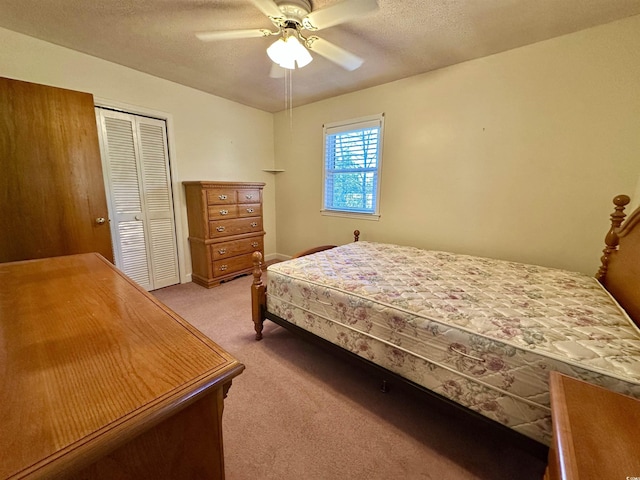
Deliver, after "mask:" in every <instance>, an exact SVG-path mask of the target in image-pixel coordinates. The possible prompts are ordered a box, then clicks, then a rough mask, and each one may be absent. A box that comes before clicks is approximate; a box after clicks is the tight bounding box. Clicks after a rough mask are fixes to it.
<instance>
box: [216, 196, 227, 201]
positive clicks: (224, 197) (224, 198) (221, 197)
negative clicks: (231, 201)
mask: <svg viewBox="0 0 640 480" xmlns="http://www.w3.org/2000/svg"><path fill="white" fill-rule="evenodd" d="M218 198H219V199H220V200H226V199H227V196H226V195H218Z"/></svg>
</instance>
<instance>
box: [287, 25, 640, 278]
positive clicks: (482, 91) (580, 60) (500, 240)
mask: <svg viewBox="0 0 640 480" xmlns="http://www.w3.org/2000/svg"><path fill="white" fill-rule="evenodd" d="M638 52H640V16H636V17H631V18H628V19H625V20H622V21H618V22H614V23H611V24H607V25H603V26H600V27H596V28H592V29H589V30H584V31H582V32H578V33H575V34H571V35H567V36H563V37H560V38H556V39H552V40H549V41H545V42H541V43H538V44H535V45H530V46H527V47H523V48H519V49H515V50H511V51H508V52H505V53H501V54H497V55H493V56H490V57H486V58H483V59H480V60H474V61H470V62H466V63H463V64H459V65H455V66H452V67H449V68H445V69H442V70H439V71H434V72H431V73H427V74H424V75H420V76H415V77H411V78H408V79H405V80H400V81H397V82H394V83H390V84H386V85H382V86H379V87H375V88H371V89H367V90H363V91H360V92H356V93H352V94H348V95H344V96H341V97H338V98H333V99H330V100H326V101H322V102H318V103H315V104H311V105H307V106H304V107H300V108H297V109H294V111H293V121H290V119H289V118H288V116H287V115H288V113H287V112H281V113H279V114H277V115H276V121H275V138H276V142H275V145H276V161H275V164H276V166H277V167H279V168H283V169H285V172H284V173H280V174H278V177H277V180H276V181H277V199H276V212H277V222H278V242H277V243H278V252H279V253H280V254H282V255H291V254H293V253H295V252H296V251H298V250H302V249H304V248H308V247H311V246H313V245H320V244H325V243H345V242H348V241H350V240H351V232H352V231H353V229H354V228H358V229H360V230H361V232H362V236H361V239H363V240H372V241H383V242H394V243H400V244H409V245H415V246H419V247H425V248H433V249H442V250H449V251H455V252H463V253H469V254H476V255H484V256H489V257H497V258H505V259H510V260H516V261H522V262H527V263H537V264H543V265H549V266H556V267H562V268H569V269H573V270H579V271H583V272H585V273H589V274H593V273H595V271H596V270H597V266H598V261H599V260H598V259H599V256H600V252H601V250H602V248H603V246H604V243H603V239H604V235H605V233H606V232H607V230H608V228H609V223H608V222H609V214H610V213H611V211H612V209H613V205H612V203H611V199H612V198H613V197H614V196H615V195H616V194H619V193H627V194H634V193H635V192H636V190H639V189H640V186H637V185H638V179H639V178H640V87H639V85H640V84H639V83H638V82H639V81H640V80H639V79H640V55H639V54H638ZM428 54H429V53H428V52H425V55H428ZM379 112H384V113H385V128H386V131H385V137H384V159H383V167H382V168H383V177H382V184H381V215H382V216H381V219H380V221H378V222H375V221H356V220H351V219H344V218H334V217H326V216H321V215H320V204H321V171H322V125H323V123H327V122H334V121H338V120H345V119H350V118H356V117H361V116H365V115H369V114H374V113H379ZM639 193H640V192H639Z"/></svg>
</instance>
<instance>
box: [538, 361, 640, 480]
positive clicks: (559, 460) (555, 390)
mask: <svg viewBox="0 0 640 480" xmlns="http://www.w3.org/2000/svg"><path fill="white" fill-rule="evenodd" d="M550 391H551V414H552V418H553V444H552V445H551V448H550V450H549V466H548V469H547V472H546V475H545V479H549V480H557V479H562V480H570V479H571V480H575V479H580V480H590V479H593V480H609V479H611V480H615V479H620V480H625V479H635V478H640V400H637V399H635V398H632V397H628V396H625V395H620V394H618V393H614V392H611V391H610V390H606V389H604V388H601V387H597V386H595V385H591V384H589V383H586V382H583V381H580V380H576V379H574V378H570V377H567V376H565V375H562V374H559V373H557V372H551V377H550Z"/></svg>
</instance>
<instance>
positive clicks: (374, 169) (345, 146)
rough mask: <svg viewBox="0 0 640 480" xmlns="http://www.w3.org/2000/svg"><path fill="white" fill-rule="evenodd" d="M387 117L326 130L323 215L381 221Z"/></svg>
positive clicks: (354, 121) (338, 124)
mask: <svg viewBox="0 0 640 480" xmlns="http://www.w3.org/2000/svg"><path fill="white" fill-rule="evenodd" d="M383 127H384V116H383V115H382V114H379V115H374V116H371V117H365V118H358V119H355V120H348V121H345V122H337V123H332V124H329V125H325V126H324V181H323V185H324V195H323V208H322V212H323V213H324V214H328V215H332V214H334V215H335V214H338V215H344V214H347V215H350V214H354V215H358V216H361V215H369V216H371V218H376V219H377V218H378V217H379V213H378V212H379V192H380V166H381V163H382V133H383Z"/></svg>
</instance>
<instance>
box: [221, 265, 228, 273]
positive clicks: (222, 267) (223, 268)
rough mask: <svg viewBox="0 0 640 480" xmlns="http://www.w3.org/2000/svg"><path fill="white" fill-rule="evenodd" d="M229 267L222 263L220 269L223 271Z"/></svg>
mask: <svg viewBox="0 0 640 480" xmlns="http://www.w3.org/2000/svg"><path fill="white" fill-rule="evenodd" d="M227 268H229V267H227V266H226V265H220V271H221V272H224V271H225V270H226V269H227Z"/></svg>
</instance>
